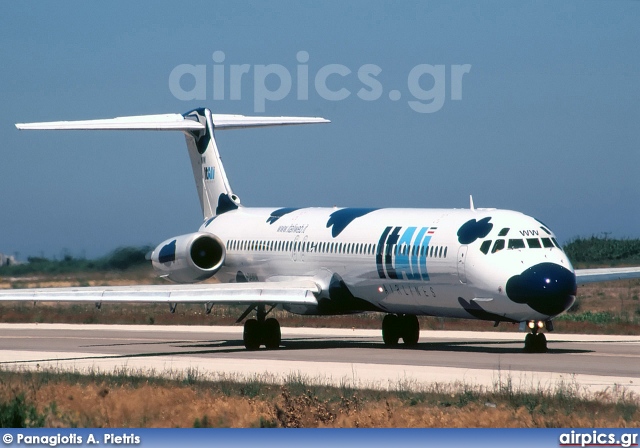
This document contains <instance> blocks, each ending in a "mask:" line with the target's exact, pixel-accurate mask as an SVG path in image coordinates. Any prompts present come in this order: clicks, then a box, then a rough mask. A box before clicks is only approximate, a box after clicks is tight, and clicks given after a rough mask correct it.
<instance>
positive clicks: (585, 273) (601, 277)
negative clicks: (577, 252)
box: [575, 267, 640, 285]
mask: <svg viewBox="0 0 640 448" xmlns="http://www.w3.org/2000/svg"><path fill="white" fill-rule="evenodd" d="M575 273H576V282H577V283H578V284H579V285H581V284H585V283H596V282H609V281H612V280H626V279H634V278H640V267H632V268H598V269H576V270H575Z"/></svg>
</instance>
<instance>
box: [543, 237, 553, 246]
mask: <svg viewBox="0 0 640 448" xmlns="http://www.w3.org/2000/svg"><path fill="white" fill-rule="evenodd" d="M542 245H543V246H544V247H546V248H550V247H553V243H552V242H551V239H550V238H542Z"/></svg>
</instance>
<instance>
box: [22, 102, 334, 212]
mask: <svg viewBox="0 0 640 448" xmlns="http://www.w3.org/2000/svg"><path fill="white" fill-rule="evenodd" d="M313 123H329V120H326V119H324V118H320V117H247V116H244V115H223V114H212V113H211V111H210V110H209V109H206V108H200V109H194V110H192V111H189V112H187V113H185V114H182V115H180V114H165V115H139V116H133V117H118V118H111V119H106V120H84V121H52V122H45V123H18V124H16V127H17V128H18V129H54V130H61V129H62V130H64V129H66V130H132V131H133V130H135V131H138V130H143V131H182V132H184V134H185V137H186V141H187V149H188V151H189V158H190V159H191V167H192V168H193V177H194V179H195V182H196V189H197V190H198V197H199V198H200V206H201V207H202V215H203V217H204V219H209V218H211V217H213V216H216V215H220V214H222V213H225V212H228V211H230V210H235V209H237V208H238V207H240V199H239V198H238V196H236V195H235V194H234V193H233V191H232V190H231V186H230V184H229V180H228V179H227V175H226V173H225V171H224V167H223V165H222V160H221V159H220V153H219V151H218V146H217V144H216V140H215V131H216V130H223V129H237V128H250V127H265V126H284V125H294V124H313Z"/></svg>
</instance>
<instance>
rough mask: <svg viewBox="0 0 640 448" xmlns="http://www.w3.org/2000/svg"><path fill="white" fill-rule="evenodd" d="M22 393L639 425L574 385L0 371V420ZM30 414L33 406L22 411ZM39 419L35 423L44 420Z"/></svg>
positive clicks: (225, 415)
mask: <svg viewBox="0 0 640 448" xmlns="http://www.w3.org/2000/svg"><path fill="white" fill-rule="evenodd" d="M16 397H23V400H24V403H25V404H23V408H24V409H27V408H28V406H30V405H32V406H33V408H34V409H35V410H36V412H35V414H34V415H31V416H30V417H29V418H30V419H31V420H29V418H28V419H27V421H31V422H36V423H37V422H40V424H41V425H44V426H54V427H76V426H79V427H292V428H301V427H637V426H639V425H640V411H639V409H640V402H639V401H638V398H637V397H635V396H633V395H629V394H627V393H626V392H625V391H624V390H614V391H608V392H607V393H604V394H600V395H599V396H589V395H587V394H585V393H583V392H581V391H580V388H579V387H578V386H577V385H575V384H558V385H556V386H554V387H553V388H549V387H547V388H541V387H538V388H533V389H530V390H529V389H527V390H525V389H522V390H520V389H517V388H515V387H514V386H513V385H512V383H511V381H510V380H509V379H508V378H507V379H506V380H505V381H502V382H500V381H498V382H497V383H496V384H495V385H494V386H493V387H492V388H488V389H483V388H480V387H474V386H469V385H456V386H450V385H446V386H445V385H438V384H435V385H421V384H416V383H413V384H406V383H398V384H397V385H396V386H395V387H392V388H391V390H380V389H353V388H350V387H347V386H343V387H331V386H327V385H325V384H322V382H321V381H320V380H318V379H316V380H314V381H312V380H310V379H307V378H303V377H300V376H295V375H294V376H290V377H288V378H281V379H278V378H274V377H266V376H265V377H254V378H234V377H228V376H227V377H225V376H223V375H215V374H207V373H201V372H198V371H196V370H191V371H187V372H186V373H184V374H183V373H178V372H165V373H164V376H163V377H159V376H153V375H151V374H149V375H147V376H145V375H143V374H142V373H141V372H127V371H126V370H123V369H121V370H119V371H116V372H113V373H110V374H104V373H99V372H92V373H90V374H88V375H82V374H80V373H77V372H75V373H74V372H71V373H70V372H62V371H54V370H49V371H40V372H28V371H6V370H5V371H0V418H2V419H3V420H2V421H3V422H4V421H6V420H4V417H3V415H4V414H3V412H5V411H2V409H5V404H7V403H9V404H10V403H12V402H14V401H15V400H16ZM23 412H25V413H26V411H24V410H23ZM36 426H37V424H36Z"/></svg>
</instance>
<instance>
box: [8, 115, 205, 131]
mask: <svg viewBox="0 0 640 448" xmlns="http://www.w3.org/2000/svg"><path fill="white" fill-rule="evenodd" d="M16 127H17V128H18V129H63V130H102V131H109V130H148V131H201V130H203V129H204V128H205V125H204V124H202V123H199V122H197V121H193V120H186V119H185V118H184V117H183V116H182V115H180V114H164V115H138V116H135V117H118V118H110V119H107V120H82V121H49V122H44V123H17V124H16Z"/></svg>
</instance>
